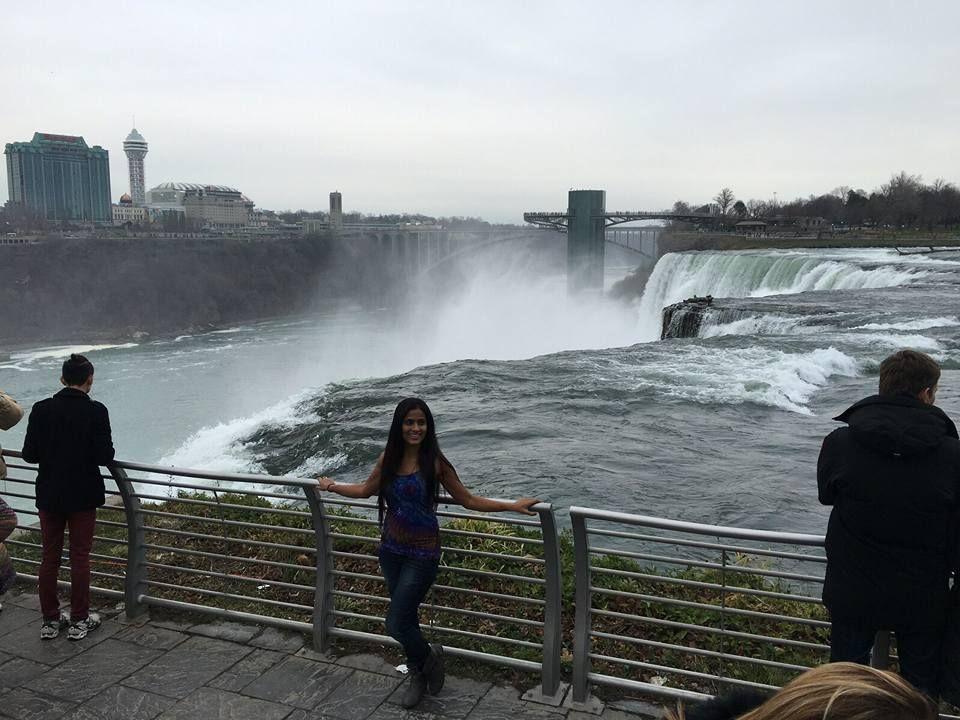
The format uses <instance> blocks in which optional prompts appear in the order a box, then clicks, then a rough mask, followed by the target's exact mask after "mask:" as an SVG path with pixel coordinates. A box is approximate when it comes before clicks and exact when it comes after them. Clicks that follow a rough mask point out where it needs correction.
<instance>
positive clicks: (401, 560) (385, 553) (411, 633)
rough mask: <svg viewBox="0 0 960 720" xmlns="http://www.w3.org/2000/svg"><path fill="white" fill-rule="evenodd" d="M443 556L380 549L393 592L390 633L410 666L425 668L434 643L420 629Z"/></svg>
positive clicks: (413, 668)
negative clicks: (422, 610)
mask: <svg viewBox="0 0 960 720" xmlns="http://www.w3.org/2000/svg"><path fill="white" fill-rule="evenodd" d="M439 564H440V560H439V558H434V559H432V560H426V559H422V558H412V557H407V556H405V555H397V554H396V553H393V552H390V551H389V550H384V549H383V548H381V549H380V569H381V570H382V571H383V577H384V579H385V580H386V581H387V590H388V591H389V592H390V608H389V609H388V610H387V635H389V636H390V637H392V638H393V639H394V640H396V641H397V642H399V643H400V645H402V646H403V651H404V652H405V653H406V655H407V667H408V668H409V669H410V670H411V671H412V670H422V669H423V663H424V661H425V660H426V659H427V655H429V654H430V646H429V645H428V644H427V641H426V640H424V639H423V633H421V632H420V617H419V611H420V603H422V602H423V599H424V598H425V597H426V596H427V591H428V590H430V586H431V585H433V581H434V580H436V579H437V566H438V565H439Z"/></svg>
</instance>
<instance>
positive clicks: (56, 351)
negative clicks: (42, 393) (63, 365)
mask: <svg viewBox="0 0 960 720" xmlns="http://www.w3.org/2000/svg"><path fill="white" fill-rule="evenodd" d="M137 346H138V344H137V343H122V344H120V345H57V346H53V347H44V348H37V349H36V350H25V351H21V352H12V353H10V360H11V361H12V362H11V363H9V364H5V365H0V368H4V369H10V370H26V369H27V368H24V367H23V366H24V365H30V364H31V363H35V362H38V361H42V360H59V359H60V358H67V357H70V356H71V355H73V354H75V353H76V354H78V355H89V354H90V353H95V352H100V351H102V350H126V349H127V348H134V347H137Z"/></svg>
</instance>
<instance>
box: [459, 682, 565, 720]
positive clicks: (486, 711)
mask: <svg viewBox="0 0 960 720" xmlns="http://www.w3.org/2000/svg"><path fill="white" fill-rule="evenodd" d="M563 714H564V710H563V709H562V708H557V707H551V706H549V705H538V704H536V703H529V702H523V701H522V700H521V699H520V692H519V691H518V690H517V689H516V688H512V687H504V686H500V685H497V686H494V687H492V688H490V689H489V690H488V691H487V692H486V694H485V695H484V696H483V697H481V698H480V700H479V701H478V702H477V704H476V706H474V708H473V709H472V710H471V711H470V714H469V715H467V720H516V718H518V717H522V718H537V719H538V720H561V718H562V716H563Z"/></svg>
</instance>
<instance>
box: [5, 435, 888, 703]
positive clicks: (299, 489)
mask: <svg viewBox="0 0 960 720" xmlns="http://www.w3.org/2000/svg"><path fill="white" fill-rule="evenodd" d="M3 455H4V456H5V457H7V458H8V463H7V465H8V469H9V476H8V478H7V481H6V482H7V485H6V487H5V492H4V493H3V494H4V495H5V496H6V497H8V498H17V499H22V500H30V501H32V500H33V497H34V494H33V486H34V485H35V472H36V468H35V467H34V466H32V465H29V464H26V463H24V462H22V460H21V459H20V454H19V453H17V452H14V451H9V450H4V451H3ZM105 478H106V479H112V480H113V481H114V482H113V484H114V485H115V488H116V489H112V487H111V489H108V491H107V492H108V495H109V496H110V498H109V501H108V503H107V505H105V506H104V507H102V508H100V509H99V511H98V515H97V526H96V532H95V541H94V547H93V552H92V554H91V565H92V573H91V575H92V585H93V587H92V588H91V589H92V590H93V591H95V592H99V593H103V594H106V595H109V596H112V597H116V598H120V599H123V600H124V602H125V607H126V612H127V614H128V615H129V616H134V617H135V616H137V615H139V614H141V613H142V612H144V610H145V609H146V608H148V607H151V606H153V607H160V608H168V609H172V610H187V611H193V612H198V613H204V614H207V615H211V616H215V617H219V618H225V619H236V620H241V621H246V622H256V623H259V624H262V625H267V626H272V627H278V628H283V629H289V630H295V631H300V632H305V633H309V634H311V635H312V637H313V644H314V647H315V648H316V649H317V650H318V651H321V652H323V651H326V650H327V648H328V647H329V645H330V642H331V640H332V639H333V638H343V639H347V640H353V641H361V642H376V643H379V644H395V642H394V641H393V640H392V639H390V638H388V637H386V636H385V635H384V615H385V612H386V608H387V604H388V602H389V598H388V596H387V592H386V587H385V583H384V581H383V578H382V576H381V574H380V572H379V569H378V558H377V556H376V546H377V541H378V528H377V520H376V505H375V504H374V503H372V502H369V501H359V500H348V499H343V498H340V497H335V496H331V495H329V494H324V495H323V496H322V497H321V494H320V493H319V490H318V488H317V485H316V483H315V481H313V480H304V479H300V478H292V477H278V476H265V475H241V474H228V473H213V472H205V471H198V470H188V469H180V468H168V467H160V466H156V465H144V464H140V463H132V462H118V463H116V465H114V466H113V467H111V468H110V475H108V476H105ZM450 504H451V503H450V502H449V499H446V500H444V501H443V502H442V503H441V508H440V510H438V515H440V517H441V519H442V522H441V531H440V532H441V543H442V548H443V555H442V559H441V566H440V572H439V574H438V577H437V581H436V583H435V584H434V585H433V587H432V589H431V591H430V594H429V595H428V597H427V598H426V600H425V602H424V604H423V605H422V606H421V608H422V613H421V621H422V623H423V624H424V625H425V626H427V628H428V629H427V632H428V633H430V634H431V635H432V638H433V639H436V640H439V641H441V642H443V644H444V646H445V647H446V648H447V649H448V652H449V653H450V654H451V655H454V656H459V657H462V658H467V659H470V660H479V661H484V662H489V663H493V664H496V665H499V666H503V667H508V668H513V669H519V670H524V671H530V672H535V673H539V674H540V678H541V686H540V687H539V688H538V689H537V690H536V691H534V693H533V695H534V696H539V697H541V699H544V700H545V701H548V702H551V703H553V704H556V703H558V702H559V701H560V700H562V699H563V694H564V691H565V688H564V687H563V685H562V683H561V661H560V659H561V649H562V648H561V644H562V639H563V638H562V624H561V621H562V617H561V609H562V604H563V598H562V588H563V585H562V582H561V554H560V538H559V534H558V531H557V526H556V521H555V517H554V511H553V508H552V506H551V505H550V504H548V503H540V504H538V505H536V506H535V507H534V510H535V511H536V512H537V517H536V518H522V517H501V516H499V515H491V514H476V513H469V512H464V511H462V510H459V509H452V508H451V507H450ZM19 505H21V506H22V505H23V503H19ZM17 512H18V513H19V515H20V517H21V524H20V525H18V531H19V532H18V534H17V535H15V536H14V537H13V538H12V539H9V540H7V544H8V545H9V546H10V549H11V554H12V555H13V556H14V559H15V561H16V562H17V565H18V568H19V569H20V570H21V574H22V575H23V576H24V577H25V578H26V579H33V580H36V577H35V575H30V574H26V573H23V572H22V570H23V569H24V568H30V567H36V566H38V565H39V558H40V542H39V529H38V525H37V523H36V522H34V521H32V520H31V519H30V518H31V516H34V517H35V516H36V515H37V512H36V511H35V510H20V509H18V510H17ZM570 518H571V521H572V527H573V554H574V570H575V576H574V578H573V581H574V582H573V583H572V597H568V598H567V601H568V602H570V601H572V604H573V605H574V609H575V622H574V627H573V636H572V662H573V668H572V670H573V672H572V679H571V680H572V681H571V687H572V691H571V693H570V698H568V699H569V700H571V701H572V702H573V704H574V706H577V704H578V703H581V704H589V703H590V701H591V699H590V696H589V692H590V686H591V685H601V686H611V687H617V688H621V689H626V690H630V691H636V692H639V693H642V694H644V695H652V696H656V697H661V698H671V699H698V698H703V697H707V696H710V695H713V694H715V693H716V692H717V691H719V690H722V689H724V688H726V687H728V686H731V685H733V686H747V687H758V688H770V689H773V688H776V687H778V686H780V685H783V684H784V683H785V682H787V681H789V680H790V679H791V678H792V677H793V676H795V675H796V674H798V673H799V672H802V671H803V670H804V669H806V668H808V667H810V666H812V665H815V664H820V663H822V662H825V661H827V659H828V653H829V644H828V642H829V620H828V618H827V615H826V612H825V610H824V608H823V606H822V602H821V600H820V589H821V585H822V582H823V569H824V564H825V562H826V558H825V557H824V556H823V552H822V546H823V540H824V539H823V536H819V535H803V534H797V533H783V532H770V531H761V530H747V529H738V528H731V527H721V526H715V525H704V524H698V523H688V522H681V521H675V520H666V519H662V518H653V517H646V516H641V515H629V514H626V513H618V512H605V511H601V510H593V509H588V508H581V507H572V508H570ZM68 570H69V567H68V566H65V567H63V568H62V571H64V572H67V571H68ZM61 583H62V584H63V585H66V584H67V583H66V582H65V581H61ZM569 592H571V588H568V593H569ZM888 640H889V637H888V636H887V634H885V633H882V634H880V635H878V643H877V645H876V646H875V648H874V658H875V663H876V664H877V665H878V666H885V664H886V662H887V645H886V643H887V642H888ZM567 657H569V654H568V655H567Z"/></svg>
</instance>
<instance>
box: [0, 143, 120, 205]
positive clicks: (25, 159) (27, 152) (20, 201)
mask: <svg viewBox="0 0 960 720" xmlns="http://www.w3.org/2000/svg"><path fill="white" fill-rule="evenodd" d="M4 154H5V155H6V156H7V187H8V188H9V193H10V201H11V202H13V203H15V204H17V205H22V206H24V207H26V208H29V209H31V210H33V211H35V212H36V213H38V214H39V215H40V217H42V218H43V219H44V220H47V221H50V222H61V221H75V222H93V223H110V222H112V220H113V215H112V212H111V208H110V158H109V154H108V153H107V151H106V150H104V149H103V148H102V147H100V146H99V145H94V146H93V147H89V146H88V145H87V143H86V142H85V141H84V139H83V138H82V137H79V136H76V135H53V134H50V133H39V132H38V133H34V134H33V139H32V140H31V141H30V142H15V143H7V146H6V148H5V150H4Z"/></svg>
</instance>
